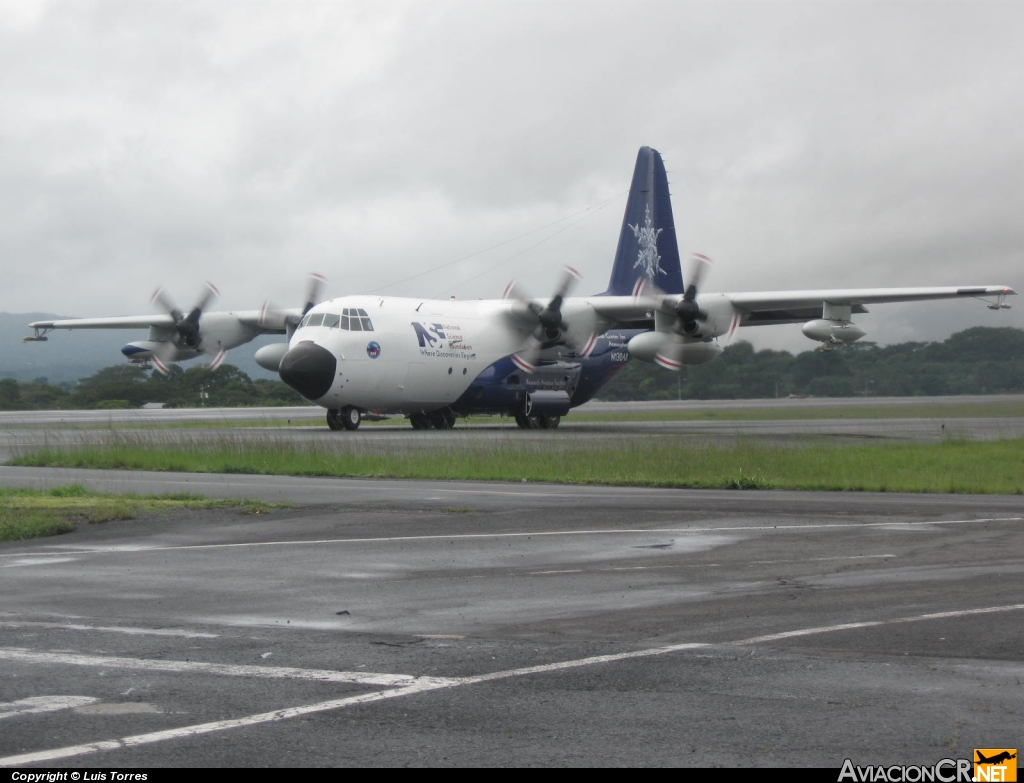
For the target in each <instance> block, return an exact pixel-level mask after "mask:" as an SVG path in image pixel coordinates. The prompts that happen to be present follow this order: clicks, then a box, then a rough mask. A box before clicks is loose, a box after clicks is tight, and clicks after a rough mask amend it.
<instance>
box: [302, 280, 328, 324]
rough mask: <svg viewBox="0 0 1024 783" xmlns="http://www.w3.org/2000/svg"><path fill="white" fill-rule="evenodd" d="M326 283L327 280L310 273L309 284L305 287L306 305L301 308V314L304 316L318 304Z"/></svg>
mask: <svg viewBox="0 0 1024 783" xmlns="http://www.w3.org/2000/svg"><path fill="white" fill-rule="evenodd" d="M326 282H327V278H326V277H324V276H323V275H321V274H318V273H317V272H311V273H310V275H309V284H308V286H307V287H306V304H304V305H303V306H302V314H303V315H305V314H306V313H308V312H309V311H310V310H312V309H313V308H314V307H316V306H317V305H318V304H320V300H321V298H322V297H323V292H324V284H325V283H326Z"/></svg>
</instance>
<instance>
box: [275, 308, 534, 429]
mask: <svg viewBox="0 0 1024 783" xmlns="http://www.w3.org/2000/svg"><path fill="white" fill-rule="evenodd" d="M511 306H512V302H510V301H508V300H501V299H497V300H493V299H492V300H478V301H455V300H449V301H445V300H424V299H404V298H398V297H376V296H347V297H340V298H337V299H330V300H327V301H325V302H321V303H320V304H318V305H317V306H316V307H314V308H313V309H312V310H310V311H309V313H308V314H307V316H306V317H305V318H304V319H303V321H302V323H301V324H300V326H299V327H298V328H297V329H296V330H295V333H294V334H293V335H292V338H291V340H290V342H289V347H290V348H294V347H295V346H297V345H299V344H300V343H303V342H313V343H315V344H316V345H318V346H320V347H322V348H324V349H326V350H327V351H329V352H330V353H331V354H333V355H334V357H335V358H336V360H337V372H336V376H335V378H334V381H333V383H332V384H331V387H330V389H329V391H328V392H327V393H326V394H325V395H324V396H323V397H321V398H319V399H317V400H316V402H317V404H319V405H322V406H324V407H325V408H343V407H345V406H348V405H351V406H356V407H358V408H364V409H368V410H374V411H380V412H394V413H397V412H408V411H415V410H421V409H422V410H431V409H435V408H438V407H441V406H444V405H450V404H451V403H453V402H455V401H456V400H457V399H458V398H459V397H460V396H461V395H462V394H463V392H465V391H466V389H467V388H468V387H469V385H470V383H472V382H473V380H474V379H475V378H476V377H477V376H478V375H479V374H480V373H481V372H482V371H483V370H484V369H485V368H486V367H488V366H489V365H490V364H492V363H493V362H495V361H497V360H498V359H501V358H502V357H504V356H508V355H509V354H511V353H514V352H515V351H516V350H517V349H518V348H519V347H520V345H521V344H522V342H523V340H524V339H525V337H526V336H527V335H528V334H529V331H530V330H529V329H526V328H522V327H520V326H518V325H517V324H515V323H514V322H513V320H512V319H510V318H509V311H510V308H511ZM362 312H365V313H366V316H365V317H359V316H355V315H351V314H352V313H362ZM345 313H349V314H350V315H348V316H347V319H348V325H349V328H348V329H346V328H343V325H344V320H342V322H341V323H338V324H337V325H330V326H325V325H323V324H321V325H319V326H314V325H308V324H309V323H310V322H313V323H315V322H316V321H317V320H319V319H317V318H316V316H317V315H320V314H323V315H324V316H326V317H327V318H328V320H330V321H331V322H333V321H334V320H335V319H334V318H333V316H339V317H341V318H342V319H344V318H345V317H346V316H345V315H344V314H345ZM357 318H358V320H359V321H360V324H359V327H358V328H359V331H354V330H353V328H352V326H353V324H352V321H353V320H354V319H357ZM367 321H368V322H369V323H368V324H367ZM364 325H369V326H371V327H372V330H370V331H365V330H364V329H363V327H364Z"/></svg>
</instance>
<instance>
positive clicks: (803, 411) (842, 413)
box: [566, 398, 1024, 422]
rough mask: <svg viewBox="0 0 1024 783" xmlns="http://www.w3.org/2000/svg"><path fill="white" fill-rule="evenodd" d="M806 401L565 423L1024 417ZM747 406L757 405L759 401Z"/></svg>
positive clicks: (575, 417) (970, 408) (1009, 412)
mask: <svg viewBox="0 0 1024 783" xmlns="http://www.w3.org/2000/svg"><path fill="white" fill-rule="evenodd" d="M821 401H822V400H821V399H820V398H819V399H818V400H816V401H815V400H807V401H806V402H807V404H808V407H806V408H804V407H782V408H771V407H766V408H743V409H719V410H693V411H630V412H628V413H572V414H570V416H568V417H566V421H567V422H568V421H572V422H577V421H590V422H605V421H609V422H610V421H818V420H821V419H967V418H979V419H998V418H1020V417H1024V402H983V403H954V402H951V403H948V404H947V403H939V404H934V405H921V404H914V403H908V404H907V405H864V406H859V405H858V406H851V407H847V408H844V407H841V406H825V405H820V404H817V403H820V402H821ZM748 402H750V403H752V404H756V403H757V400H749V401H748Z"/></svg>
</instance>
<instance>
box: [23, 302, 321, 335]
mask: <svg viewBox="0 0 1024 783" xmlns="http://www.w3.org/2000/svg"><path fill="white" fill-rule="evenodd" d="M275 315H277V316H279V318H277V319H275V320H274V322H273V323H270V322H268V321H267V319H264V318H263V314H262V312H261V311H260V310H241V311H237V312H210V313H206V315H205V316H204V318H205V319H207V320H211V321H223V320H235V321H237V322H238V323H240V324H242V325H243V326H247V327H248V328H250V329H252V330H254V331H256V333H258V334H284V333H285V322H286V321H287V322H295V323H297V322H298V321H299V319H300V318H302V310H301V309H300V308H289V309H285V310H279V311H277V312H276V313H275ZM174 324H175V321H174V318H172V317H171V316H170V315H167V314H165V313H155V314H153V315H118V316H112V317H108V318H66V319H62V320H55V321H33V322H32V323H30V324H29V327H30V328H31V329H35V331H36V336H41V335H43V334H46V332H50V331H53V330H54V329H148V328H150V327H155V328H157V329H173V328H174Z"/></svg>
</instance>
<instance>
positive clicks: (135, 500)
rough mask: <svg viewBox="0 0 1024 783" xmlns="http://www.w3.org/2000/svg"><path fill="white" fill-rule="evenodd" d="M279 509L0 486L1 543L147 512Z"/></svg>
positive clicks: (76, 488)
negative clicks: (188, 509)
mask: <svg viewBox="0 0 1024 783" xmlns="http://www.w3.org/2000/svg"><path fill="white" fill-rule="evenodd" d="M279 507H280V504H271V503H264V502H262V501H259V500H210V499H208V498H204V497H203V496H202V495H186V494H168V495H131V494H128V495H112V494H107V493H102V492H92V491H91V490H88V489H86V488H85V487H83V486H82V485H80V484H72V485H70V486H66V487H54V488H53V489H48V490H41V489H22V488H16V489H8V488H0V541H20V540H22V539H26V538H39V537H42V536H53V535H58V534H60V533H69V532H71V531H72V530H74V529H75V528H76V527H77V526H78V524H80V523H91V524H98V523H102V522H110V521H113V520H119V519H122V520H123V519H135V518H136V517H137V516H138V515H139V514H142V513H148V512H160V511H168V510H173V509H181V508H193V509H216V508H236V509H238V510H240V511H241V512H242V513H244V514H263V513H267V512H268V511H270V510H272V509H274V508H279Z"/></svg>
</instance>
